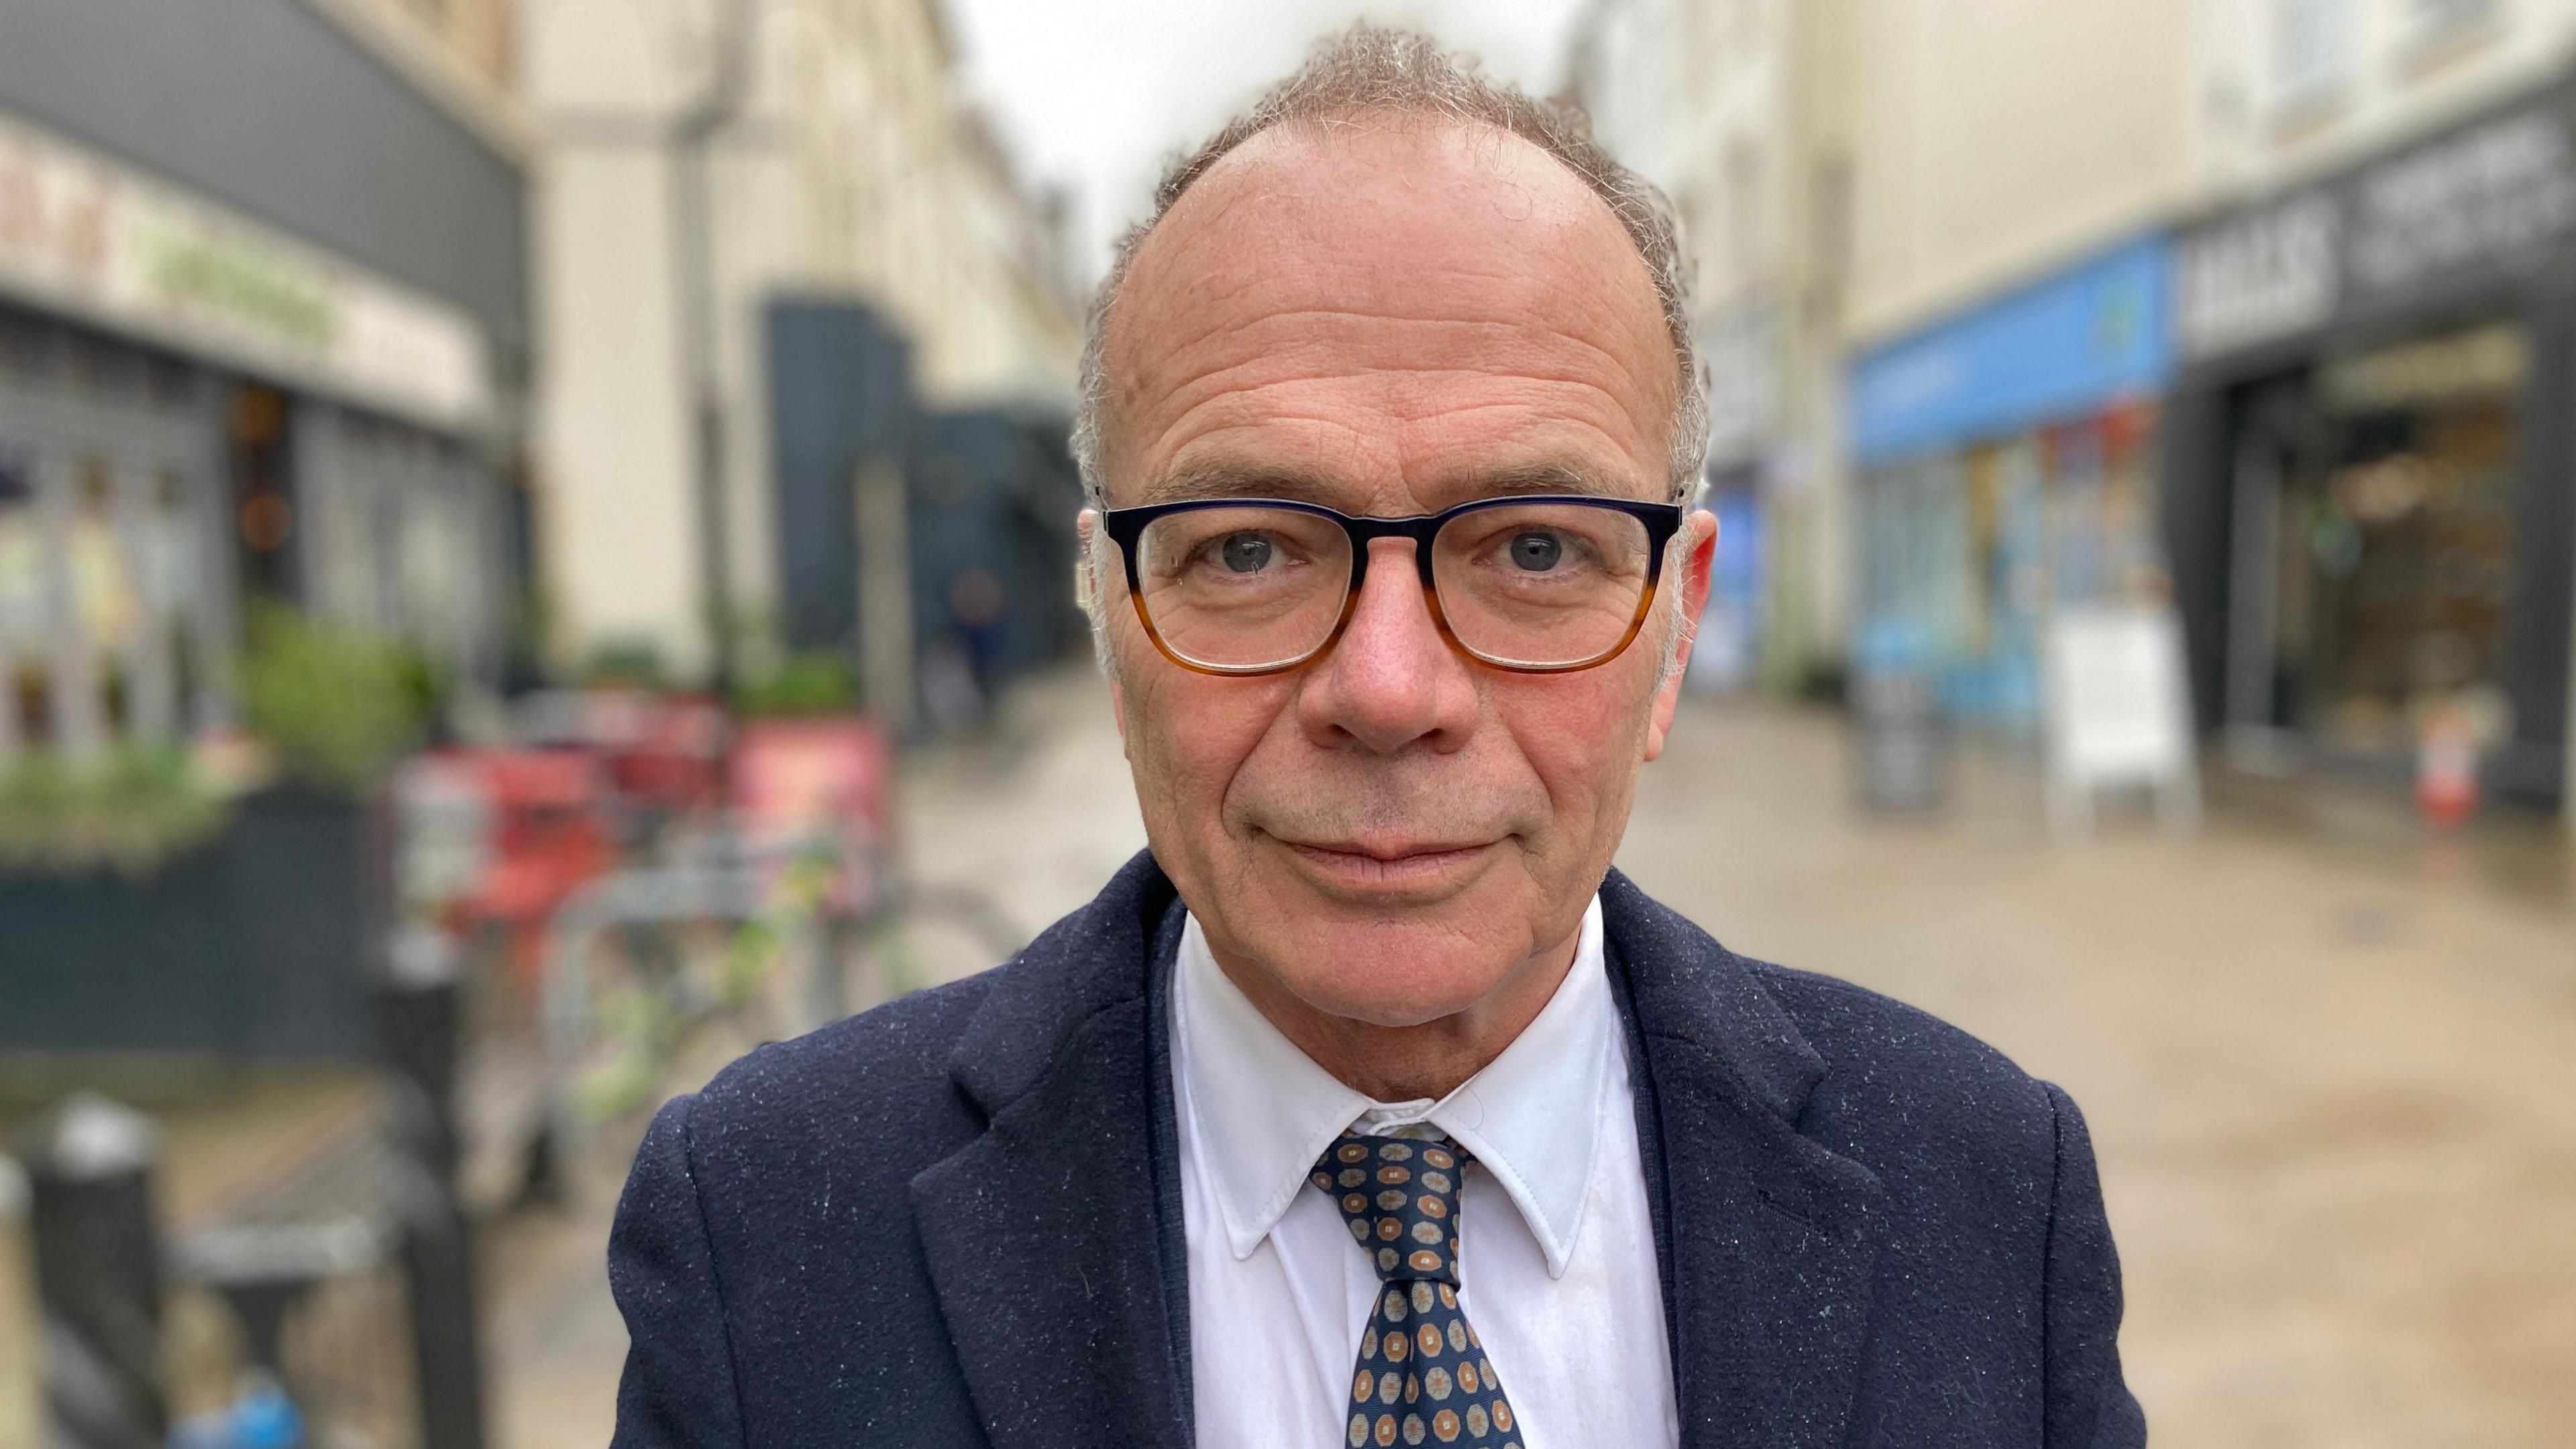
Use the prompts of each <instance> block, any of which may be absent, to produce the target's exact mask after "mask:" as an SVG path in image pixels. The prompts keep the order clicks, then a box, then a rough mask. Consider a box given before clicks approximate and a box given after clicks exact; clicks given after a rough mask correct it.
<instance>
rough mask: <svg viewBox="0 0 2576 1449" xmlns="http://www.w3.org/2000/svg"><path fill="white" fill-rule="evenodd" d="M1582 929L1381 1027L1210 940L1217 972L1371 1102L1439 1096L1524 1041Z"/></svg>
mask: <svg viewBox="0 0 2576 1449" xmlns="http://www.w3.org/2000/svg"><path fill="white" fill-rule="evenodd" d="M1582 940H1583V933H1582V931H1581V929H1580V928H1578V929H1577V930H1576V932H1575V934H1573V935H1572V936H1569V937H1567V938H1566V939H1565V940H1564V941H1562V942H1560V943H1558V944H1557V945H1555V946H1553V947H1550V948H1548V949H1547V950H1544V951H1540V952H1537V953H1534V954H1533V955H1531V956H1529V957H1528V958H1527V959H1525V960H1524V961H1523V962H1522V963H1521V964H1520V965H1518V966H1516V967H1514V968H1513V969H1512V971H1511V972H1510V973H1509V974H1508V975H1506V976H1505V977H1504V978H1503V980H1502V981H1501V983H1500V984H1498V985H1496V986H1495V988H1494V989H1493V990H1492V991H1490V992H1488V993H1487V994H1486V995H1485V996H1484V997H1483V998H1481V999H1480V1000H1478V1001H1476V1002H1474V1003H1473V1004H1471V1005H1469V1006H1468V1007H1467V1008H1466V1009H1464V1010H1462V1011H1457V1012H1453V1013H1451V1014H1449V1015H1447V1016H1443V1017H1438V1018H1435V1019H1433V1020H1431V1021H1426V1022H1422V1023H1420V1024H1419V1025H1415V1026H1380V1025H1378V1024H1376V1023H1374V1022H1367V1021H1358V1020H1354V1019H1352V1018H1350V1017H1347V1016H1335V1015H1333V1014H1331V1013H1330V1012H1326V1011H1321V1010H1318V1009H1317V1008H1316V1007H1314V1006H1312V1005H1310V1004H1308V1003H1307V1002H1306V1001H1305V1000H1303V999H1302V998H1300V997H1298V996H1297V995H1296V994H1295V993H1293V992H1291V991H1289V990H1288V989H1287V988H1286V987H1285V986H1283V985H1281V984H1280V981H1279V978H1278V977H1276V976H1274V975H1272V974H1271V973H1270V972H1269V971H1267V970H1265V969H1263V968H1262V967H1261V966H1259V965H1257V964H1255V963H1252V962H1249V961H1245V960H1242V959H1239V958H1237V957H1236V956H1235V955H1234V954H1233V953H1232V952H1229V951H1225V950H1222V949H1219V948H1217V947H1216V944H1215V943H1214V942H1212V941H1211V942H1210V943H1209V948H1210V949H1209V954H1210V955H1211V956H1213V957H1214V958H1215V959H1216V964H1217V969H1218V970H1220V971H1223V972H1224V973H1225V975H1226V979H1227V980H1229V981H1231V982H1233V983H1234V984H1235V987H1236V989H1238V990H1240V991H1241V992H1242V993H1243V994H1244V996H1245V997H1246V998H1247V999H1248V1000H1250V1001H1251V1002H1252V1004H1253V1007H1254V1008H1255V1009H1256V1010H1258V1011H1259V1012H1260V1013H1261V1014H1262V1015H1263V1016H1264V1017H1266V1018H1268V1019H1269V1021H1270V1024H1271V1025H1272V1026H1275V1027H1277V1028H1279V1034H1280V1035H1282V1036H1284V1037H1286V1038H1288V1040H1289V1041H1290V1042H1292V1043H1294V1044H1295V1045H1296V1047H1297V1049H1298V1050H1299V1051H1302V1052H1304V1053H1305V1054H1306V1055H1307V1056H1308V1057H1309V1058H1310V1059H1312V1060H1313V1061H1314V1063H1315V1064H1316V1065H1317V1066H1319V1067H1322V1068H1323V1069H1324V1070H1325V1071H1326V1072H1329V1073H1331V1074H1332V1075H1333V1077H1334V1078H1335V1079H1337V1080H1338V1081H1340V1082H1341V1083H1342V1084H1343V1085H1344V1086H1347V1087H1349V1088H1350V1089H1351V1090H1353V1091H1355V1092H1359V1093H1361V1094H1363V1095H1365V1096H1367V1097H1369V1098H1370V1099H1371V1100H1373V1101H1379V1102H1410V1101H1416V1100H1421V1099H1426V1098H1427V1099H1431V1100H1435V1101H1436V1100H1438V1099H1440V1098H1442V1097H1446V1096H1448V1095H1449V1094H1450V1093H1451V1092H1454V1091H1456V1090H1457V1089H1458V1087H1459V1085H1460V1084H1461V1083H1463V1082H1465V1081H1466V1080H1467V1079H1468V1078H1469V1077H1472V1076H1474V1075H1476V1073H1478V1072H1481V1071H1483V1070H1484V1069H1485V1067H1486V1065H1487V1064H1488V1063H1490V1062H1491V1061H1493V1059H1494V1058H1496V1057H1498V1056H1501V1055H1502V1054H1503V1049H1504V1048H1505V1047H1508V1046H1510V1045H1511V1044H1512V1043H1513V1042H1514V1041H1516V1040H1518V1039H1519V1037H1520V1034H1521V1033H1522V1032H1523V1031H1524V1030H1526V1029H1527V1028H1528V1026H1529V1024H1530V1023H1531V1022H1532V1021H1535V1020H1537V1018H1538V1014H1539V1013H1540V1012H1541V1011H1543V1010H1545V1009H1546V1007H1547V1003H1548V1002H1549V1001H1550V1000H1551V999H1553V998H1554V997H1555V995H1556V989H1557V987H1559V986H1560V985H1562V984H1564V981H1565V974H1566V972H1568V971H1569V970H1572V969H1573V966H1574V957H1575V953H1576V951H1577V950H1579V949H1580V948H1581V945H1582Z"/></svg>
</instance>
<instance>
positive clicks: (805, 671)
mask: <svg viewBox="0 0 2576 1449" xmlns="http://www.w3.org/2000/svg"><path fill="white" fill-rule="evenodd" d="M734 707H735V708H737V709H739V710H740V711H742V713H744V714H746V715H813V714H847V713H849V712H850V711H851V710H854V709H857V708H858V707H859V676H858V671H857V670H856V669H853V668H852V667H851V666H850V661H849V659H848V657H847V656H846V655H843V654H841V653H839V652H838V651H836V650H826V649H813V650H807V651H804V652H802V653H798V654H791V655H789V656H787V659H786V661H785V662H784V663H782V664H780V665H779V666H778V668H777V669H776V670H774V671H772V672H771V673H770V674H769V675H768V676H767V677H765V678H762V679H759V680H756V681H753V682H752V683H749V684H746V685H744V686H742V687H741V688H740V689H737V690H735V691H734Z"/></svg>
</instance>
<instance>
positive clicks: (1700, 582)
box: [1645, 508, 1717, 760]
mask: <svg viewBox="0 0 2576 1449" xmlns="http://www.w3.org/2000/svg"><path fill="white" fill-rule="evenodd" d="M1680 544H1681V547H1680V548H1679V549H1677V550H1675V551H1676V552H1677V553H1679V554H1680V555H1681V564H1682V569H1681V574H1682V576H1681V577H1680V578H1679V579H1675V580H1670V581H1669V582H1672V583H1678V584H1680V585H1681V590H1682V597H1681V617H1680V618H1678V619H1675V620H1674V621H1673V642H1672V649H1673V652H1672V655H1671V657H1670V660H1669V661H1668V662H1667V663H1666V664H1665V666H1664V675H1663V683H1662V684H1661V686H1660V687H1658V688H1657V689H1656V690H1655V704H1654V709H1653V712H1652V713H1651V714H1649V715H1648V716H1647V719H1646V756H1645V757H1646V758H1647V759H1649V760H1652V759H1654V758H1655V757H1656V756H1658V755H1660V754H1662V753H1663V752H1664V736H1665V735H1667V734H1669V733H1671V732H1672V728H1673V715H1674V714H1675V713H1676V712H1677V711H1679V710H1680V708H1681V702H1682V675H1683V674H1684V673H1685V672H1687V671H1688V670H1689V668H1690V656H1691V646H1692V645H1693V644H1696V643H1697V642H1699V615H1700V610H1702V609H1704V608H1706V607H1708V589H1709V582H1710V573H1711V571H1712V570H1713V569H1715V568H1716V566H1717V515H1716V514H1714V513H1711V512H1709V511H1708V510H1707V509H1704V508H1695V509H1692V510H1691V511H1690V513H1688V514H1687V515H1685V516H1684V517H1683V519H1682V536H1681V539H1680Z"/></svg>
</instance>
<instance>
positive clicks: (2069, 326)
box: [1850, 236, 2174, 467]
mask: <svg viewBox="0 0 2576 1449" xmlns="http://www.w3.org/2000/svg"><path fill="white" fill-rule="evenodd" d="M2170 275H2171V258H2170V249H2169V248H2168V246H2167V245H2166V242H2165V239H2164V238H2163V237H2162V236H2150V237H2144V238H2141V239H2139V240H2137V241H2133V242H2129V243H2127V244H2125V245H2123V246H2120V247H2117V248H2114V249H2113V250H2111V251H2108V252H2104V253H2101V254H2099V255H2097V256H2094V257H2092V258H2090V259H2088V260H2086V261H2084V262H2081V263H2078V264H2077V265H2075V266H2073V267H2070V268H2068V269H2066V270H2064V271H2061V272H2058V273H2056V274H2055V275H2053V276H2051V277H2048V278H2047V279H2045V280H2043V281H2039V282H2034V283H2032V284H2030V285H2029V286H2026V287H2022V288H2019V289H2017V290H2015V291H2013V292H2011V293H2009V294H2007V295H2006V296H2003V297H2000V298H1998V299H1996V300H1995V301H1993V302H1991V303H1988V304H1987V305H1985V306H1983V307H1979V308H1977V309H1976V310H1974V311H1971V312H1968V313H1965V314H1963V315H1961V316H1958V317H1954V318H1952V319H1951V320H1949V321H1947V322H1943V323H1941V324H1939V325H1938V326H1934V327H1930V328H1926V329H1925V330H1923V331H1920V332H1917V333H1914V334H1913V335H1911V336H1908V337H1906V338H1903V339H1901V340H1899V341H1896V342H1891V343H1889V344H1887V345H1886V346H1884V347H1878V348H1874V349H1872V350H1871V351H1869V352H1867V353H1865V354H1863V355H1862V356H1861V358H1860V359H1859V360H1858V361H1856V362H1854V363H1853V364H1852V367H1851V373H1850V397H1851V436H1852V450H1853V452H1854V453H1855V454H1856V455H1857V456H1858V458H1859V459H1860V462H1861V465H1862V466H1863V467H1871V466H1875V465H1877V464H1880V463H1887V462H1892V461H1895V460H1896V459H1899V458H1902V457H1904V456H1906V455H1907V454H1911V453H1919V452H1924V451H1927V450H1930V449H1934V448H1939V447H1943V446H1952V445H1957V444H1961V443H1965V442H1969V441H1971V440H1974V439H1979V438H1990V437H1996V436H2000V435H2004V434H2009V433H2015V432H2019V431H2022V430H2023V429H2026V428H2030V427H2034V426H2037V425H2039V424H2042V423H2048V422H2053V421H2058V420H2061V419H2073V418H2079V417H2082V416H2084V415H2085V414H2087V413H2091V412H2095V411H2098V410H2100V409H2101V408H2103V407H2105V406H2108V405H2109V404H2111V403H2114V402H2117V401H2120V400H2121V399H2124V398H2134V397H2139V396H2145V395H2152V394H2154V393H2156V392H2158V391H2160V390H2162V388H2163V386H2164V384H2165V380H2166V379H2167V378H2168V377H2170V376H2171V375H2172V373H2173V362H2174V345H2173V327H2172V312H2171V308H2170V307H2169V305H2168V303H2167V296H2168V292H2169V278H2170Z"/></svg>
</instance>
